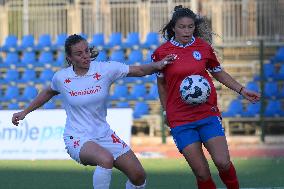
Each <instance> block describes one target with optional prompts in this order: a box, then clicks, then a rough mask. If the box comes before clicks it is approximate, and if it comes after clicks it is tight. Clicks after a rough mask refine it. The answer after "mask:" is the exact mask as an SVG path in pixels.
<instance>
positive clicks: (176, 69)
mask: <svg viewBox="0 0 284 189" xmlns="http://www.w3.org/2000/svg"><path fill="white" fill-rule="evenodd" d="M169 54H176V55H177V59H176V60H175V61H174V62H173V64H171V65H168V66H167V67H166V68H165V69H164V70H163V72H161V73H159V74H157V75H158V77H164V78H165V81H166V91H167V97H166V107H165V108H166V112H167V119H168V122H169V126H170V127H171V128H173V127H176V126H180V125H184V124H187V123H190V122H194V121H198V120H200V119H203V118H206V117H208V116H220V112H219V109H218V107H217V94H216V89H215V87H214V84H213V81H212V79H211V77H210V76H209V74H208V72H207V71H210V72H218V71H221V67H220V63H219V62H218V60H217V58H216V56H215V54H214V52H213V49H212V47H211V46H210V45H209V44H208V43H206V42H205V41H203V40H202V39H200V38H194V37H193V38H192V42H191V43H190V44H187V45H185V46H182V45H180V44H179V43H177V42H176V41H174V40H171V41H168V42H166V43H164V44H163V45H161V46H160V47H159V48H157V49H156V50H155V52H154V53H153V55H152V59H153V61H155V62H156V61H159V60H161V59H163V58H164V57H165V56H166V55H169ZM190 75H201V76H203V77H205V78H206V79H207V80H208V82H209V83H210V87H211V94H210V96H209V98H208V101H207V102H206V103H203V104H201V105H190V104H186V103H185V102H183V100H182V99H181V96H180V92H179V88H180V84H181V82H182V80H183V79H184V78H185V77H186V76H190Z"/></svg>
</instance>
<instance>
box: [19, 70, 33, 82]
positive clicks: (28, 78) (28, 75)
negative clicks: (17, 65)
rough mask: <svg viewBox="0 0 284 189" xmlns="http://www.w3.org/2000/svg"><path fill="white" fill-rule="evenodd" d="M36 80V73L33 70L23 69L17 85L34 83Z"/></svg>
mask: <svg viewBox="0 0 284 189" xmlns="http://www.w3.org/2000/svg"><path fill="white" fill-rule="evenodd" d="M35 80H36V72H35V70H34V69H25V71H24V73H23V75H22V77H21V78H20V79H19V81H18V82H19V83H28V82H34V81H35Z"/></svg>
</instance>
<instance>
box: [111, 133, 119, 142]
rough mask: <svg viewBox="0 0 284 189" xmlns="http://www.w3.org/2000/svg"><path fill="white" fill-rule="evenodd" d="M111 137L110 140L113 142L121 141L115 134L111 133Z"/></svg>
mask: <svg viewBox="0 0 284 189" xmlns="http://www.w3.org/2000/svg"><path fill="white" fill-rule="evenodd" d="M111 138H112V142H113V143H121V142H120V140H119V138H118V137H117V136H115V134H112V135H111Z"/></svg>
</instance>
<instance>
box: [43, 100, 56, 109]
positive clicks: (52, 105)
mask: <svg viewBox="0 0 284 189" xmlns="http://www.w3.org/2000/svg"><path fill="white" fill-rule="evenodd" d="M43 108H44V109H56V103H55V102H54V101H52V100H50V101H48V102H47V103H45V104H44V105H43Z"/></svg>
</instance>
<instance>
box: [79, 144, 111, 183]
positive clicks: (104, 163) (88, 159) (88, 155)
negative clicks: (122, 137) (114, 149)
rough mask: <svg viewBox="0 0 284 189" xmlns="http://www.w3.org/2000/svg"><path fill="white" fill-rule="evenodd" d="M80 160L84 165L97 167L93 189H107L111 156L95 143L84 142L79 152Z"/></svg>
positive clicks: (109, 179)
mask: <svg viewBox="0 0 284 189" xmlns="http://www.w3.org/2000/svg"><path fill="white" fill-rule="evenodd" d="M80 160H81V162H82V163H83V164H84V165H93V166H95V165H97V167H96V169H95V171H94V175H93V186H94V189H109V186H110V181H111V174H112V167H113V162H114V159H113V156H112V154H111V153H110V152H109V151H107V150H106V149H104V148H102V147H101V146H100V145H98V144H96V143H95V142H91V141H89V142H86V143H85V144H84V145H83V147H82V148H81V151H80Z"/></svg>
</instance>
